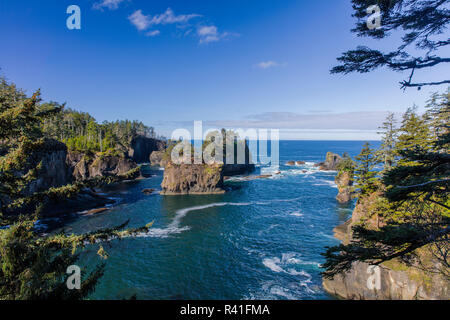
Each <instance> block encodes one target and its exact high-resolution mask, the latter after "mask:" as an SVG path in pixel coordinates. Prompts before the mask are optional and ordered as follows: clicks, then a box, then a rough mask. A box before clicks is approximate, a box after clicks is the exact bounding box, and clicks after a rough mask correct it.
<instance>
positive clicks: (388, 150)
mask: <svg viewBox="0 0 450 320" xmlns="http://www.w3.org/2000/svg"><path fill="white" fill-rule="evenodd" d="M396 123H397V122H396V120H395V115H394V114H393V113H389V115H388V116H387V117H386V120H385V122H383V124H382V126H381V127H380V129H381V131H380V132H378V134H381V148H380V150H378V151H377V153H376V156H377V158H378V161H379V162H381V163H384V170H389V169H390V168H392V166H393V165H394V163H395V156H396V152H395V144H396V141H397V136H398V129H397V128H396Z"/></svg>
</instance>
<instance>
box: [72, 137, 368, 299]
mask: <svg viewBox="0 0 450 320" xmlns="http://www.w3.org/2000/svg"><path fill="white" fill-rule="evenodd" d="M362 145H363V142H348V141H346V142H343V141H341V142H335V141H333V142H325V141H320V142H319V141H281V142H280V163H282V164H284V163H285V162H286V161H288V160H303V161H307V162H308V163H307V164H306V165H304V166H299V167H288V166H283V165H282V166H281V167H280V170H281V172H282V173H281V175H279V176H277V177H275V178H272V179H260V180H253V181H239V179H238V178H235V179H232V181H229V182H227V184H229V185H230V186H235V187H236V188H233V189H234V190H233V191H230V192H228V193H227V194H224V195H208V196H176V197H163V196H160V195H158V194H156V195H150V196H145V195H143V194H142V193H141V190H142V189H144V188H155V189H160V183H161V181H162V176H163V171H160V170H157V169H156V170H152V173H154V174H155V176H154V177H152V178H150V179H146V180H142V181H138V182H130V183H125V184H122V185H119V186H115V187H112V188H110V189H109V190H107V193H108V195H109V196H110V197H113V198H115V199H116V200H117V201H118V204H117V205H116V206H114V208H113V209H112V210H110V211H109V212H105V213H102V214H98V215H95V216H90V217H87V216H82V217H79V218H76V219H74V220H73V221H72V222H70V223H69V224H68V225H67V226H66V230H67V229H69V230H70V231H73V232H81V231H83V232H85V231H91V230H95V229H97V228H100V227H110V226H115V225H118V224H121V223H123V222H124V221H126V220H128V219H130V226H132V227H136V226H142V225H144V224H146V223H148V222H150V221H154V227H152V230H151V232H150V233H149V234H145V235H139V236H137V237H134V238H127V239H123V240H120V241H112V242H110V243H108V244H106V245H104V248H105V250H106V251H107V252H108V254H109V255H110V257H109V259H108V260H107V261H106V263H107V269H106V273H105V275H104V277H103V278H102V279H101V281H100V283H99V285H98V287H97V289H96V291H95V293H94V294H93V295H92V298H94V299H124V298H129V297H131V296H133V295H136V296H137V298H138V299H331V298H332V297H331V296H329V295H328V294H327V293H325V292H324V290H323V288H322V284H321V283H322V280H321V276H320V271H321V269H320V264H321V263H323V261H324V260H323V258H322V256H321V255H320V253H322V252H323V251H324V247H325V246H332V245H336V244H338V241H336V239H334V238H333V228H334V227H335V226H337V225H339V224H341V223H343V222H344V221H345V220H347V219H348V218H349V217H350V215H351V212H352V208H353V204H350V205H339V204H338V203H337V202H336V200H335V196H336V194H337V188H336V186H335V184H334V182H333V181H334V175H335V173H334V172H320V171H318V170H317V169H316V168H314V167H313V166H312V163H313V162H319V161H323V160H324V158H325V154H326V152H327V151H332V152H336V153H339V154H342V153H343V152H348V153H349V154H350V155H352V156H355V155H356V154H358V153H359V151H360V150H361V147H362ZM147 169H148V170H151V169H149V168H147ZM259 171H260V172H261V173H266V172H268V171H270V168H264V167H263V168H258V172H257V174H258V173H259ZM95 252H96V248H94V247H91V248H89V249H88V251H87V252H86V253H84V254H83V256H82V259H81V261H80V264H81V265H83V266H86V267H87V268H89V267H92V265H93V264H94V263H98V262H99V259H98V257H97V256H96V254H95Z"/></svg>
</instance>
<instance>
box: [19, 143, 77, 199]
mask: <svg viewBox="0 0 450 320" xmlns="http://www.w3.org/2000/svg"><path fill="white" fill-rule="evenodd" d="M66 155H67V147H66V145H65V144H64V143H61V142H59V141H56V140H53V139H45V140H44V141H43V143H42V146H41V147H40V149H39V152H38V153H36V156H35V157H34V160H35V163H34V166H38V165H39V167H40V170H39V171H38V174H37V179H36V180H34V181H32V182H31V183H30V184H29V185H28V187H27V190H26V193H27V194H32V193H35V192H41V191H45V190H47V189H49V188H51V187H61V186H64V185H66V184H68V183H70V182H71V181H72V177H71V174H70V170H69V167H68V165H67V163H66Z"/></svg>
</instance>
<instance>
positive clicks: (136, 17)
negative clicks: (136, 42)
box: [128, 10, 150, 31]
mask: <svg viewBox="0 0 450 320" xmlns="http://www.w3.org/2000/svg"><path fill="white" fill-rule="evenodd" d="M128 20H130V22H131V23H132V24H133V25H134V26H135V27H136V28H137V29H138V30H139V31H142V30H145V29H147V28H148V27H149V26H150V18H149V16H145V15H143V14H142V10H136V11H135V12H134V13H133V14H132V15H131V16H129V17H128Z"/></svg>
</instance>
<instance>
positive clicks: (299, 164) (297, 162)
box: [295, 161, 306, 166]
mask: <svg viewBox="0 0 450 320" xmlns="http://www.w3.org/2000/svg"><path fill="white" fill-rule="evenodd" d="M295 164H296V165H297V166H302V165H305V164H306V162H305V161H296V162H295Z"/></svg>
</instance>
